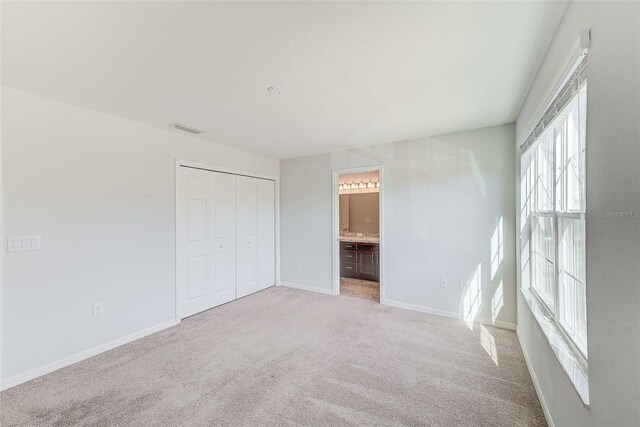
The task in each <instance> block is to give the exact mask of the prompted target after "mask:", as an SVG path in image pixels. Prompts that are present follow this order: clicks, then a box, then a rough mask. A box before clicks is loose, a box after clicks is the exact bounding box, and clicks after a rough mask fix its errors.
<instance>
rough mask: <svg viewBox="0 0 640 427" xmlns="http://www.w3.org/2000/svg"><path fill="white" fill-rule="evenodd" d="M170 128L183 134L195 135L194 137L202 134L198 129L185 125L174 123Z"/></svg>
mask: <svg viewBox="0 0 640 427" xmlns="http://www.w3.org/2000/svg"><path fill="white" fill-rule="evenodd" d="M170 126H171V127H172V128H176V129H180V130H183V131H185V132H189V133H195V134H196V135H197V134H199V133H202V132H204V131H203V130H200V129H198V128H194V127H193V126H187V125H184V124H182V123H174V124H172V125H170Z"/></svg>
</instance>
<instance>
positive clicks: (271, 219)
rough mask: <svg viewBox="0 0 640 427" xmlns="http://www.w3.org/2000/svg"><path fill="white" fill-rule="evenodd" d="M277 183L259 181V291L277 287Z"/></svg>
mask: <svg viewBox="0 0 640 427" xmlns="http://www.w3.org/2000/svg"><path fill="white" fill-rule="evenodd" d="M275 254H276V251H275V183H274V182H273V181H269V180H265V179H260V180H258V290H262V289H265V288H268V287H269V286H273V285H275Z"/></svg>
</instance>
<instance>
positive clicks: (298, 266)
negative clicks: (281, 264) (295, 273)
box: [296, 260, 302, 270]
mask: <svg viewBox="0 0 640 427" xmlns="http://www.w3.org/2000/svg"><path fill="white" fill-rule="evenodd" d="M296 268H297V269H298V270H300V269H301V268H302V263H301V262H300V261H299V260H296Z"/></svg>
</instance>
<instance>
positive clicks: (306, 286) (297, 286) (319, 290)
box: [280, 282, 333, 295]
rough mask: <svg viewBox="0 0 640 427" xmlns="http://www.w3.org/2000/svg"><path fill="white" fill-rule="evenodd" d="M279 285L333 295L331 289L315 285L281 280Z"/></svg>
mask: <svg viewBox="0 0 640 427" xmlns="http://www.w3.org/2000/svg"><path fill="white" fill-rule="evenodd" d="M280 286H286V287H287V288H294V289H302V290H303V291H311V292H319V293H321V294H327V295H333V290H331V289H325V288H316V287H315V286H308V285H301V284H300V283H293V282H281V283H280Z"/></svg>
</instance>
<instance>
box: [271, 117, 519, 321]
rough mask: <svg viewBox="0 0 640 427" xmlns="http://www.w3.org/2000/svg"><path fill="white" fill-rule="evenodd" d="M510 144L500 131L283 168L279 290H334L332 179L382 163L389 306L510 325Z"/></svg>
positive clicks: (505, 130) (304, 160) (286, 163)
mask: <svg viewBox="0 0 640 427" xmlns="http://www.w3.org/2000/svg"><path fill="white" fill-rule="evenodd" d="M514 139H515V134H514V126H513V125H506V126H497V127H492V128H486V129H478V130H474V131H469V132H462V133H456V134H451V135H444V136H439V137H432V138H425V139H422V140H415V141H409V142H398V143H394V144H387V145H381V146H375V147H370V148H365V149H354V150H350V151H341V152H335V153H331V154H323V155H317V156H310V157H301V158H296V159H289V160H283V161H281V165H280V166H281V212H282V214H281V224H282V225H281V245H282V246H281V250H282V252H281V257H282V258H281V268H282V281H283V282H284V283H292V284H294V285H302V286H305V287H309V288H314V289H318V290H323V291H325V292H330V291H331V287H332V272H331V260H332V255H331V254H332V252H331V251H332V245H331V243H332V242H331V240H332V238H331V236H332V233H331V212H332V210H331V182H332V170H334V169H344V168H349V167H362V166H370V165H375V164H382V165H384V176H383V178H382V179H383V180H384V182H383V191H384V195H383V196H382V197H383V200H384V202H383V203H384V208H385V218H384V233H385V237H384V239H385V257H384V258H383V259H382V263H383V267H384V275H385V277H384V280H385V282H384V286H385V289H386V302H387V303H389V304H400V305H410V306H413V307H414V308H417V309H423V310H426V311H432V312H436V313H439V314H444V315H453V316H457V315H458V314H459V313H461V312H464V313H465V314H466V313H468V312H469V311H470V309H471V311H472V312H473V311H475V309H478V312H477V313H475V314H476V317H477V318H478V319H484V320H485V321H489V322H492V321H493V317H495V319H496V320H497V323H499V324H503V325H509V324H510V325H513V324H514V323H515V318H516V313H515V257H514V254H515V235H514V230H515V218H514V215H515V213H514V209H513V206H514V203H515V194H514V188H513V182H514V179H515V167H514V163H513V158H514V156H515V150H514ZM501 220H502V228H503V244H504V250H503V251H502V258H501V259H500V260H499V261H498V262H499V266H498V264H495V267H496V271H495V272H494V273H495V274H494V275H493V277H492V271H491V270H492V268H491V261H492V252H494V253H495V252H499V251H498V250H497V248H494V249H495V250H493V251H492V244H491V241H492V236H493V235H494V233H495V231H496V229H497V228H499V224H500V221H501ZM301 237H303V238H301ZM494 246H495V245H494ZM499 257H500V256H499V255H498V258H496V259H499ZM296 261H298V262H299V263H300V268H296ZM478 266H480V269H479V270H478ZM476 271H480V274H479V280H473V278H474V274H475V273H476ZM440 278H446V279H447V280H448V287H447V288H442V287H440ZM460 281H464V283H465V285H464V287H465V289H464V290H463V291H461V290H460V288H459V283H460ZM501 282H502V290H503V294H504V295H503V299H502V308H501V309H498V307H499V306H500V304H501V303H500V298H499V292H497V289H498V287H499V284H500V283H501ZM478 294H481V295H478ZM476 296H480V297H481V298H480V299H479V300H478V302H476ZM492 299H494V301H493V302H495V304H493V302H492ZM493 305H495V307H496V310H492V306H493Z"/></svg>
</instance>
